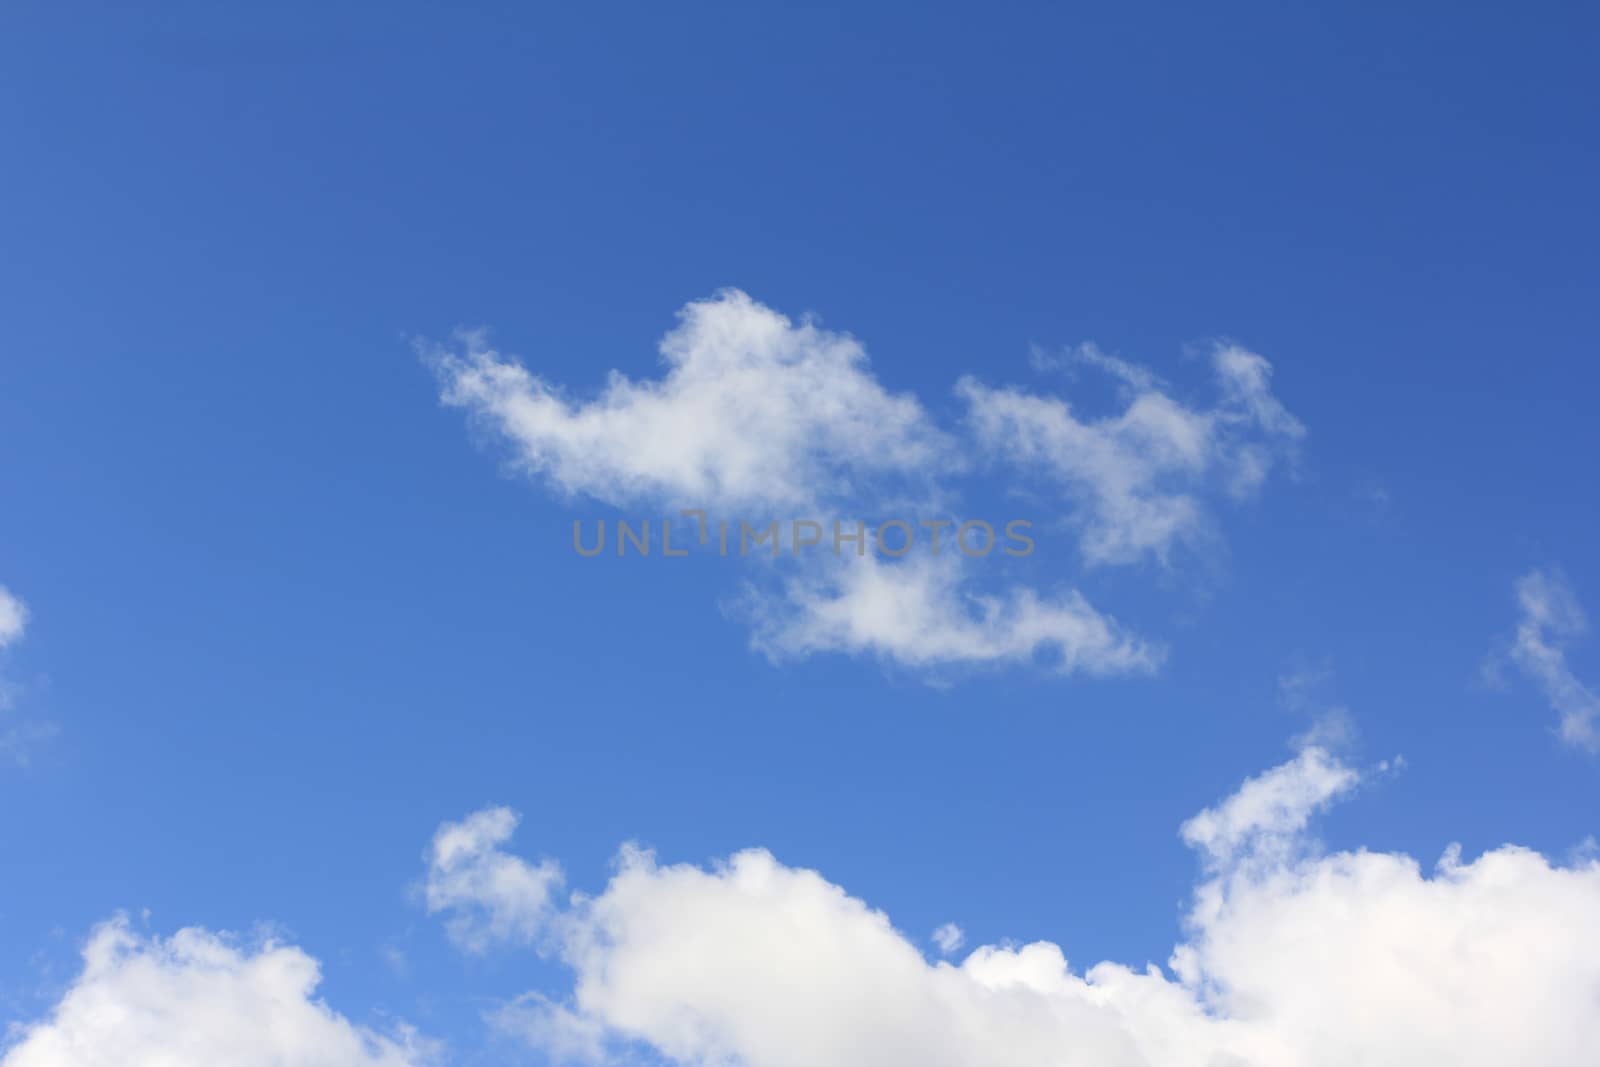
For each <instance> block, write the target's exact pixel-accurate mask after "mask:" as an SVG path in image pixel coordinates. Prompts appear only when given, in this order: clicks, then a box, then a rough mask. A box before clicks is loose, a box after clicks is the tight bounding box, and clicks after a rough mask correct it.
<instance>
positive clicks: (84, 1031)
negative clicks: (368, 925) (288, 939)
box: [0, 919, 433, 1067]
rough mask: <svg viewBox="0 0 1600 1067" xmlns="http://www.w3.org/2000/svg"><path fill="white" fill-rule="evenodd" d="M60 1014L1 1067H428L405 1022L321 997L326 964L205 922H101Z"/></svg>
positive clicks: (426, 1053) (17, 1038)
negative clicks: (245, 942)
mask: <svg viewBox="0 0 1600 1067" xmlns="http://www.w3.org/2000/svg"><path fill="white" fill-rule="evenodd" d="M83 959H84V968H83V972H82V973H81V974H80V975H79V976H78V978H77V980H76V981H75V982H74V983H73V985H72V986H71V988H69V989H68V990H67V992H66V994H65V995H64V996H63V997H62V998H61V1000H60V1002H59V1003H58V1004H57V1005H56V1007H55V1010H54V1011H53V1012H52V1013H51V1015H50V1017H49V1018H47V1019H45V1020H43V1021H40V1022H37V1023H34V1024H32V1025H30V1026H25V1027H20V1028H17V1029H16V1030H14V1031H13V1033H12V1034H11V1036H10V1043H9V1045H8V1047H7V1049H6V1051H5V1052H4V1053H3V1054H0V1067H219V1065H222V1064H226V1065H227V1067H291V1065H292V1067H420V1065H422V1064H424V1063H428V1062H432V1058H433V1050H432V1049H431V1047H430V1046H429V1045H428V1043H427V1042H424V1041H421V1040H420V1039H418V1038H417V1037H416V1036H415V1035H414V1034H412V1033H411V1032H410V1031H409V1030H407V1029H405V1028H398V1029H397V1030H396V1031H395V1032H394V1033H392V1034H390V1035H382V1034H379V1033H377V1032H375V1031H373V1030H371V1029H368V1028H365V1027H361V1026H357V1025H355V1024H353V1023H351V1022H350V1021H349V1020H348V1019H346V1018H344V1017H343V1016H341V1015H339V1014H338V1013H336V1012H334V1011H333V1010H332V1009H331V1008H329V1007H328V1006H327V1005H326V1004H324V1003H323V1002H321V1001H320V1000H316V999H314V994H315V991H316V987H317V984H318V982H319V980H320V974H319V969H318V966H317V962H316V961H315V960H314V959H312V958H311V957H310V956H307V955H306V954H305V953H304V952H302V951H300V950H299V949H297V948H293V947H290V946H285V945H278V944H273V943H270V942H269V943H266V944H263V945H260V946H258V947H256V948H254V949H253V950H247V949H242V948H240V947H239V946H238V945H236V944H235V943H234V942H233V941H232V940H231V939H228V938H225V937H221V936H218V935H216V934H212V933H209V932H207V931H205V930H200V929H193V928H191V929H187V930H181V931H179V932H178V933H177V934H174V935H173V936H172V937H171V938H168V939H166V940H162V939H160V938H156V937H143V936H140V935H139V934H137V933H135V932H134V931H133V930H132V929H130V927H129V925H128V923H127V921H126V920H123V919H117V920H114V921H112V922H109V923H106V924H105V925H103V926H101V927H99V928H98V929H97V930H96V931H95V932H94V934H93V936H92V937H91V938H90V939H89V943H88V945H87V947H86V948H85V949H84V953H83Z"/></svg>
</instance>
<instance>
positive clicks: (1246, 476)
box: [956, 345, 1305, 564]
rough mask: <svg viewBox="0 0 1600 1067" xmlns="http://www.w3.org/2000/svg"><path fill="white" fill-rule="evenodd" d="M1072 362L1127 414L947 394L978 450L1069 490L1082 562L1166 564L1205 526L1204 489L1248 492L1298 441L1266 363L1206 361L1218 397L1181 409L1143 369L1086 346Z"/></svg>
mask: <svg viewBox="0 0 1600 1067" xmlns="http://www.w3.org/2000/svg"><path fill="white" fill-rule="evenodd" d="M1071 358H1072V360H1073V361H1075V362H1080V363H1086V364H1088V365H1091V366H1095V367H1098V368H1100V369H1102V370H1105V371H1106V372H1107V373H1110V374H1111V375H1113V376H1114V377H1115V378H1117V379H1118V380H1119V381H1120V382H1121V383H1122V384H1123V385H1124V386H1125V388H1126V393H1127V406H1126V407H1125V408H1124V409H1123V410H1122V411H1121V412H1120V413H1119V414H1117V415H1115V416H1109V417H1104V418H1092V419H1087V420H1085V419H1080V418H1079V417H1078V416H1077V415H1076V414H1074V413H1073V410H1072V408H1071V407H1070V406H1069V405H1068V404H1067V402H1066V401H1064V400H1061V399H1059V398H1057V397H1052V396H1039V395H1036V394H1034V393H1031V392H1027V391H1025V390H1021V389H1015V388H1006V389H993V388H990V387H989V386H986V385H983V384H981V383H980V382H978V381H976V380H975V379H973V378H970V377H969V378H963V379H962V380H961V381H960V382H959V383H957V386H956V391H957V394H958V395H959V396H961V398H962V399H964V400H965V401H966V403H967V407H968V422H969V425H970V428H971V431H972V433H973V435H974V437H975V438H976V440H977V441H978V442H979V444H980V445H982V446H983V447H985V448H986V449H987V450H988V451H990V452H991V453H992V454H994V455H995V456H997V457H999V458H1001V459H1003V460H1004V461H1006V462H1007V463H1009V464H1010V465H1012V466H1013V467H1015V468H1017V469H1018V470H1019V471H1021V472H1023V473H1025V474H1030V473H1033V472H1036V471H1037V472H1042V473H1044V474H1045V475H1047V476H1048V477H1050V478H1051V479H1052V480H1053V481H1055V482H1056V484H1058V485H1059V486H1060V487H1061V488H1063V489H1064V490H1065V491H1066V492H1067V493H1068V495H1069V504H1070V505H1071V506H1072V507H1073V509H1074V511H1073V513H1072V516H1071V518H1072V521H1073V522H1074V523H1075V524H1076V525H1077V526H1078V528H1079V531H1080V547H1081V549H1082V551H1083V554H1084V558H1085V559H1086V560H1087V561H1089V562H1090V563H1095V564H1112V563H1131V562H1135V561H1137V560H1139V559H1141V558H1144V557H1146V556H1154V557H1156V558H1158V559H1161V560H1166V559H1168V557H1169V553H1170V552H1171V550H1172V548H1173V547H1174V546H1175V545H1180V544H1186V543H1189V544H1192V543H1195V542H1197V541H1198V540H1199V539H1200V538H1202V537H1203V536H1205V535H1206V532H1207V530H1208V527H1209V523H1210V520H1209V515H1208V512H1207V509H1206V508H1205V506H1204V504H1203V503H1202V501H1201V496H1200V494H1201V493H1202V492H1203V490H1204V489H1205V487H1206V485H1207V484H1208V482H1209V481H1210V480H1212V479H1214V478H1218V477H1220V478H1221V480H1222V484H1223V487H1224V488H1225V489H1226V490H1227V491H1228V492H1230V493H1232V494H1233V495H1236V496H1245V495H1248V494H1250V493H1252V492H1254V491H1255V490H1256V489H1257V488H1258V487H1259V486H1260V484H1261V483H1262V482H1263V481H1264V480H1265V479H1266V476H1267V474H1268V473H1269V472H1270V470H1271V468H1272V466H1273V465H1274V464H1275V463H1276V462H1277V461H1279V460H1280V459H1281V458H1282V457H1284V456H1286V455H1290V454H1292V452H1293V448H1294V445H1295V444H1296V442H1298V441H1299V440H1300V439H1301V438H1302V437H1304V435H1305V427H1304V426H1302V425H1301V424H1300V422H1299V421H1298V420H1297V419H1295V417H1294V416H1293V415H1290V414H1289V412H1288V411H1287V409H1285V408H1284V406H1283V405H1282V403H1280V402H1279V401H1278V400H1277V398H1276V397H1275V396H1273V394H1272V391H1271V374H1272V367H1271V364H1269V363H1268V362H1267V361H1266V360H1265V359H1263V358H1262V357H1261V356H1258V355H1256V354H1255V353H1253V352H1247V351H1245V350H1244V349H1242V348H1239V347H1238V346H1235V345H1219V346H1217V347H1216V349H1215V350H1214V351H1213V353H1212V360H1211V362H1212V369H1213V372H1214V374H1215V376H1216V379H1217V382H1218V386H1219V389H1220V391H1221V394H1222V399H1221V402H1220V403H1219V404H1218V405H1217V406H1215V407H1212V408H1209V409H1205V410H1198V409H1194V408H1190V407H1187V406H1185V405H1184V404H1182V403H1181V402H1179V401H1177V400H1175V399H1173V398H1172V397H1171V396H1169V395H1168V394H1167V392H1166V391H1165V386H1164V385H1163V384H1162V383H1161V382H1160V380H1159V379H1158V378H1156V377H1155V376H1154V375H1152V374H1150V373H1149V372H1148V371H1145V370H1143V369H1142V368H1139V367H1136V366H1134V365H1133V364H1130V363H1128V362H1126V361H1125V360H1121V359H1117V358H1115V357H1111V356H1107V355H1105V354H1103V353H1101V352H1100V351H1099V349H1096V348H1094V347H1093V346H1085V347H1081V348H1079V349H1077V350H1075V352H1074V354H1073V355H1072V357H1071Z"/></svg>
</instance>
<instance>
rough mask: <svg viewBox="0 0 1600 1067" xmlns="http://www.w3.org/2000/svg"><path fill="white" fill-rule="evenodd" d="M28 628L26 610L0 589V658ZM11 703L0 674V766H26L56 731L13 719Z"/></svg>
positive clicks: (9, 686) (7, 685)
mask: <svg viewBox="0 0 1600 1067" xmlns="http://www.w3.org/2000/svg"><path fill="white" fill-rule="evenodd" d="M27 628H28V606H27V605H26V604H24V603H23V602H22V600H21V599H20V598H19V597H17V596H16V595H14V594H13V593H12V592H11V591H10V590H9V589H7V588H6V587H5V586H3V585H0V654H3V653H4V652H5V651H6V650H7V649H8V648H9V647H10V646H12V645H14V644H16V643H17V642H18V641H20V640H22V637H23V634H24V633H25V632H26V631H27ZM0 666H3V664H0ZM14 702H15V698H14V696H13V687H12V684H11V683H10V682H9V681H8V680H7V679H6V678H5V676H4V675H3V674H0V762H5V763H12V764H15V765H17V766H26V765H27V763H28V762H29V760H30V758H31V756H32V753H33V749H34V746H35V745H37V744H38V743H40V742H42V741H45V740H47V739H48V738H50V737H52V736H54V734H55V732H56V728H55V726H54V725H53V724H51V723H47V722H33V721H28V720H19V719H17V718H15V717H13V716H12V715H11V714H10V712H11V708H12V704H13V703H14Z"/></svg>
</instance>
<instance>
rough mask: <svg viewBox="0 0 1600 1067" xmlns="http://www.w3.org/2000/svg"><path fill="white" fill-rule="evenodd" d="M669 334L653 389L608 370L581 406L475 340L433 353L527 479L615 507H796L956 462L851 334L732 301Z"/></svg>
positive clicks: (687, 318) (713, 305)
mask: <svg viewBox="0 0 1600 1067" xmlns="http://www.w3.org/2000/svg"><path fill="white" fill-rule="evenodd" d="M679 320H680V321H679V324H678V326H677V328H676V329H674V330H673V331H672V332H670V333H668V334H667V335H666V337H665V338H664V339H663V340H662V342H661V356H662V359H663V360H664V362H665V364H666V368H667V370H666V374H665V375H664V376H663V377H662V378H660V379H659V380H655V381H644V382H635V381H632V380H630V379H628V378H626V377H624V376H623V375H621V374H619V373H617V372H615V371H613V372H612V374H611V376H610V378H609V380H608V381H607V383H606V387H605V389H604V390H603V391H602V392H601V393H600V394H599V396H597V397H595V398H594V399H592V400H590V401H587V402H583V401H574V400H570V399H568V398H567V397H565V396H564V395H563V393H562V391H561V390H560V389H559V388H558V387H556V386H554V385H552V384H551V383H549V382H547V381H546V380H544V379H543V378H540V377H539V376H537V375H535V374H533V373H530V372H529V371H528V370H527V369H526V368H525V367H524V366H523V365H522V364H521V363H519V362H517V361H516V360H515V359H514V358H511V357H508V356H503V355H501V354H500V353H498V352H496V351H494V350H493V349H491V348H488V347H487V345H486V342H485V339H484V337H483V335H482V334H476V333H466V334H461V335H459V336H458V338H457V341H458V348H459V350H458V351H449V350H445V349H435V350H432V351H430V352H428V353H427V355H428V358H429V359H430V361H431V362H433V364H434V366H435V367H436V368H437V370H438V373H439V377H440V380H441V382H442V385H443V393H442V397H443V400H444V401H445V403H447V404H450V405H452V406H455V407H462V408H465V409H467V410H468V411H469V412H471V413H472V414H473V415H475V416H477V417H478V418H479V419H480V420H482V421H483V422H484V423H486V424H487V425H488V426H490V427H491V428H492V429H493V430H494V431H496V432H497V433H498V434H499V435H500V436H502V437H503V438H505V439H506V440H507V441H508V442H510V443H511V444H512V446H513V447H514V448H515V450H516V454H517V462H518V464H519V465H520V466H521V467H522V468H524V469H525V470H527V471H528V472H529V473H532V474H536V475H540V476H543V477H545V478H548V479H549V481H550V482H551V483H552V484H553V485H555V486H557V487H558V488H560V489H561V490H563V491H567V492H575V493H585V494H588V495H590V496H593V497H596V498H598V499H601V500H605V501H609V502H612V503H624V502H633V501H640V500H644V501H666V502H668V503H672V504H683V505H684V506H688V507H703V508H711V507H721V508H737V507H749V506H758V507H779V508H801V507H807V506H813V505H816V504H817V503H818V502H819V501H826V500H830V499H836V498H839V497H849V496H852V495H859V494H860V493H861V492H862V490H863V488H864V486H863V484H862V483H863V482H871V481H873V480H874V479H875V478H877V477H880V476H886V475H895V474H910V475H913V476H916V477H923V476H927V475H929V474H934V473H938V471H937V470H936V468H939V467H940V466H942V465H948V464H952V463H954V462H956V459H957V457H956V455H955V453H954V451H953V450H952V449H951V448H950V445H949V442H948V441H947V440H946V439H945V438H944V436H943V435H942V434H941V433H940V432H939V431H938V430H936V429H935V428H934V427H933V425H932V424H931V423H930V422H929V421H928V418H927V416H926V414H925V413H924V412H923V410H922V406H921V405H920V404H918V402H917V401H916V400H915V399H914V398H913V397H910V396H904V395H894V394H891V393H889V392H887V391H886V390H884V388H883V387H882V386H881V385H879V384H878V382H877V380H876V379H875V378H874V377H873V376H872V374H871V372H870V370H869V369H868V367H867V356H866V351H865V350H864V349H863V348H862V347H861V345H860V343H859V342H857V341H856V340H855V339H854V338H852V337H850V336H848V335H847V334H841V333H834V332H831V331H828V330H824V329H822V328H821V327H819V326H817V325H816V324H814V323H812V322H808V321H802V322H800V323H799V324H796V323H794V322H791V321H790V320H789V319H788V318H786V317H784V316H783V315H780V314H779V313H777V312H776V311H773V310H772V309H771V308H768V307H766V306H764V305H762V304H759V303H757V302H756V301H754V300H752V299H751V298H750V297H748V296H746V295H745V294H744V293H742V292H739V291H738V290H736V289H728V290H724V291H723V292H721V293H719V294H717V295H716V296H715V297H713V298H712V299H710V300H702V301H697V302H695V303H692V304H689V305H688V306H687V307H685V308H684V309H683V310H682V311H681V312H679Z"/></svg>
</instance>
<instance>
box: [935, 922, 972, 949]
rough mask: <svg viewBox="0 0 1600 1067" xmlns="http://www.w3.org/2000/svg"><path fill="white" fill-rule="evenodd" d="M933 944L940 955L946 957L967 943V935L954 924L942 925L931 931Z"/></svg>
mask: <svg viewBox="0 0 1600 1067" xmlns="http://www.w3.org/2000/svg"><path fill="white" fill-rule="evenodd" d="M933 943H934V944H935V945H936V946H938V949H939V953H940V955H944V956H948V955H950V954H951V953H953V952H955V951H956V950H957V949H959V948H960V947H961V946H962V945H964V944H966V943H967V935H966V934H965V933H964V932H963V931H962V929H961V927H959V926H957V925H956V924H955V923H944V924H942V925H940V926H939V927H938V928H937V929H936V930H934V931H933Z"/></svg>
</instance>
